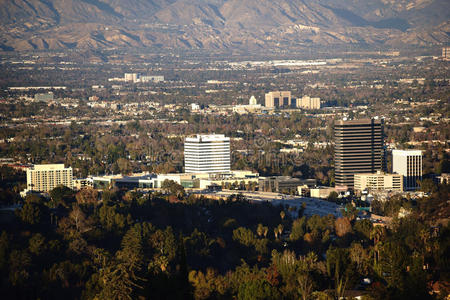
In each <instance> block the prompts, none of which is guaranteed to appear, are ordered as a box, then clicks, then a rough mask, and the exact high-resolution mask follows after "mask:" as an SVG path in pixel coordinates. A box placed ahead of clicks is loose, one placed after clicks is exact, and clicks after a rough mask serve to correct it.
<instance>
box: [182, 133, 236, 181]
mask: <svg viewBox="0 0 450 300" xmlns="http://www.w3.org/2000/svg"><path fill="white" fill-rule="evenodd" d="M230 165H231V160H230V138H229V137H225V135H223V134H211V135H197V136H195V137H187V138H186V139H185V141H184V168H185V172H186V173H229V172H230V169H231V168H230Z"/></svg>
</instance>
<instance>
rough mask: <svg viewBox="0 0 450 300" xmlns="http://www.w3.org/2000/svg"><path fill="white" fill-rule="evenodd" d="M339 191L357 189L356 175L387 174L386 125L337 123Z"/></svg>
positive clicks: (335, 152) (337, 182)
mask: <svg viewBox="0 0 450 300" xmlns="http://www.w3.org/2000/svg"><path fill="white" fill-rule="evenodd" d="M334 132H335V150H334V161H335V181H336V188H338V187H339V188H342V189H346V188H353V187H354V175H355V174H359V173H376V172H377V171H378V170H384V138H383V136H384V134H383V123H382V121H381V120H379V119H363V120H351V121H347V120H342V121H336V122H335V125H334Z"/></svg>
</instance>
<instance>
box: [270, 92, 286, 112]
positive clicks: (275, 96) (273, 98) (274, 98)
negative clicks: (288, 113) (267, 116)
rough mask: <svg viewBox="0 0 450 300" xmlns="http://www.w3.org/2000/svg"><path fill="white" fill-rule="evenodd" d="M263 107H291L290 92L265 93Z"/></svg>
mask: <svg viewBox="0 0 450 300" xmlns="http://www.w3.org/2000/svg"><path fill="white" fill-rule="evenodd" d="M265 107H268V108H280V107H283V108H289V107H291V92H290V91H282V92H280V91H276V92H269V93H267V94H266V95H265Z"/></svg>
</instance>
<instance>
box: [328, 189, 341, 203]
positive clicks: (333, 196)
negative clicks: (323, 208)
mask: <svg viewBox="0 0 450 300" xmlns="http://www.w3.org/2000/svg"><path fill="white" fill-rule="evenodd" d="M338 196H339V195H338V193H336V192H335V191H332V192H331V193H330V194H329V195H328V198H327V200H328V201H330V202H336V200H337V199H338Z"/></svg>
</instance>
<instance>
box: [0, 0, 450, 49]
mask: <svg viewBox="0 0 450 300" xmlns="http://www.w3.org/2000/svg"><path fill="white" fill-rule="evenodd" d="M449 12H450V2H449V1H446V0H413V1H406V0H362V1H361V0H359V1H358V0H319V1H312V0H292V1H286V0H273V1H269V0H190V1H189V0H0V28H1V30H0V48H1V49H3V50H15V51H22V50H34V49H38V50H44V49H51V50H53V49H68V48H77V49H102V48H122V47H138V48H140V47H142V48H167V49H179V48H181V49H234V48H236V49H246V50H252V49H261V48H262V49H264V48H268V49H288V48H291V47H294V48H295V47H301V46H308V45H318V46H320V45H324V46H329V45H338V44H361V45H377V46H383V45H386V46H399V47H400V46H407V45H415V46H428V45H439V44H447V43H449V41H450V40H449V36H450V29H449V28H450V22H449V19H450V18H449Z"/></svg>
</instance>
